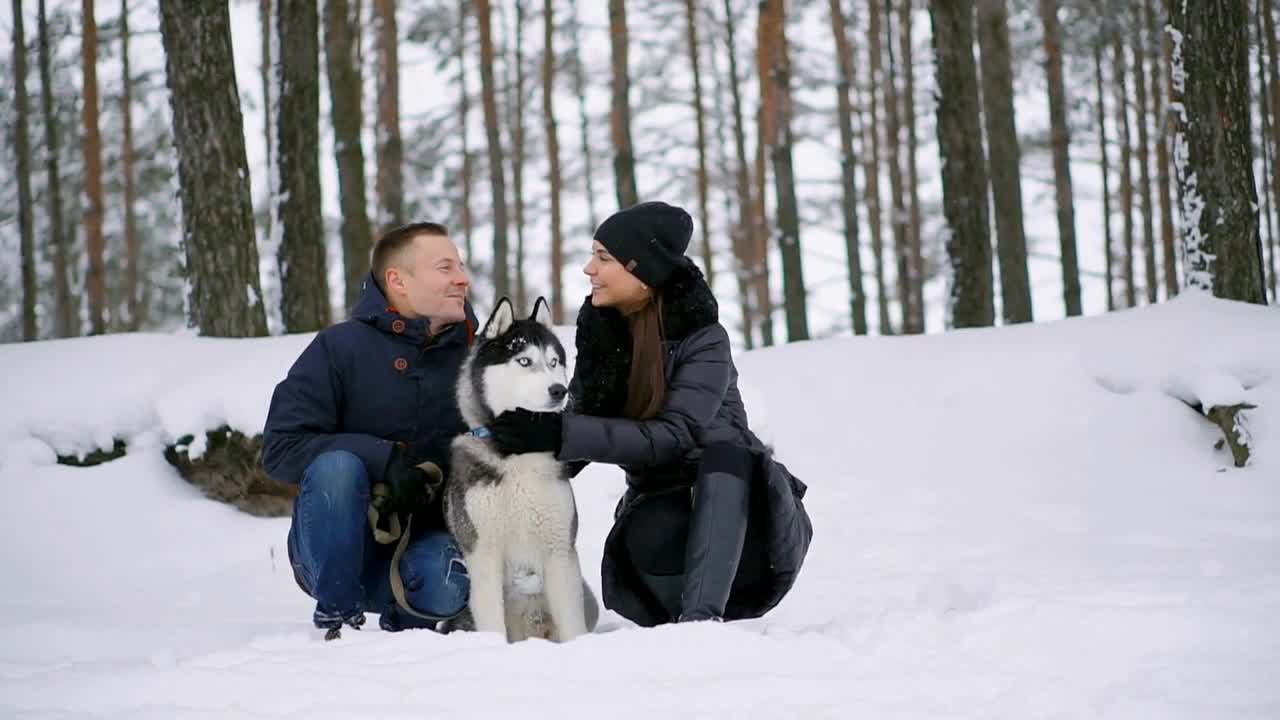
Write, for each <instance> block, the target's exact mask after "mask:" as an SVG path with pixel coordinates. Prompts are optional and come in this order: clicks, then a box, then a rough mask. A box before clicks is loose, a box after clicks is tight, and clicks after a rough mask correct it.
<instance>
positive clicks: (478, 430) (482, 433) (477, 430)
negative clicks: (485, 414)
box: [467, 425, 493, 440]
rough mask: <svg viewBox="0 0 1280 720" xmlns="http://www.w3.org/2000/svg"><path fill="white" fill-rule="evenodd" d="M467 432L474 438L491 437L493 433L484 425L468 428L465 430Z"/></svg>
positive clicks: (485, 438)
mask: <svg viewBox="0 0 1280 720" xmlns="http://www.w3.org/2000/svg"><path fill="white" fill-rule="evenodd" d="M467 434H468V435H470V436H471V437H474V438H480V439H481V440H487V439H489V438H491V437H493V433H492V432H490V430H489V428H487V427H485V426H484V425H481V426H480V427H473V428H471V429H470V430H468V431H467Z"/></svg>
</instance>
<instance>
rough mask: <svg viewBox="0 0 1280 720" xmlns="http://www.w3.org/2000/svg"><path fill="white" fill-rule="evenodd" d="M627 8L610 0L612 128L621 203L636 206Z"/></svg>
mask: <svg viewBox="0 0 1280 720" xmlns="http://www.w3.org/2000/svg"><path fill="white" fill-rule="evenodd" d="M628 42H629V39H628V37H627V7H626V2H625V0H609V44H610V46H611V47H612V48H613V105H612V108H611V110H610V113H609V130H610V134H611V135H612V137H613V178H614V184H615V185H616V186H617V193H618V206H619V207H624V208H625V207H630V206H632V205H635V204H636V203H637V202H638V200H637V198H638V197H639V196H638V195H637V193H636V161H635V155H634V152H633V151H632V149H631V101H630V100H629V99H628V98H629V95H630V92H631V78H630V74H629V71H628V61H627V45H628Z"/></svg>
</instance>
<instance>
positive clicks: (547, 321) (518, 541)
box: [444, 298, 599, 642]
mask: <svg viewBox="0 0 1280 720" xmlns="http://www.w3.org/2000/svg"><path fill="white" fill-rule="evenodd" d="M566 383H567V375H566V372H565V352H564V347H563V345H561V343H560V341H559V339H558V338H557V337H556V336H555V334H554V333H553V332H552V331H551V313H550V310H549V309H548V307H547V303H546V301H545V300H544V299H543V298H538V301H537V302H536V303H535V304H534V310H533V313H532V314H531V315H530V316H529V318H528V319H526V320H517V319H516V318H515V312H514V310H513V309H512V307H511V303H510V301H508V300H507V299H506V298H503V299H502V300H501V301H500V302H499V303H498V306H497V308H495V309H494V311H493V314H492V315H490V317H489V320H488V322H487V323H485V327H484V330H482V331H481V332H480V335H479V336H477V338H476V341H475V344H474V345H473V346H472V348H471V352H470V353H469V355H468V356H467V359H466V361H465V362H464V363H463V365H462V369H461V371H460V373H459V375H458V408H459V410H460V411H461V413H462V418H463V420H464V421H465V422H466V423H467V424H468V425H469V426H470V427H471V428H472V430H471V431H470V432H469V433H467V434H465V435H461V436H459V437H457V438H455V439H454V441H453V446H452V457H451V461H452V472H451V477H450V478H449V482H448V486H447V488H446V490H445V497H444V504H445V518H446V521H447V523H448V526H449V531H450V532H451V533H452V534H453V536H454V538H455V540H456V541H457V543H458V547H459V548H460V549H461V550H462V554H463V557H464V559H465V560H466V564H467V569H468V571H469V573H470V575H471V598H470V601H469V610H470V612H471V616H472V619H473V621H474V624H475V629H476V630H479V631H482V632H486V631H487V632H499V633H503V634H505V636H506V638H507V640H508V642H517V641H520V640H524V639H527V638H531V637H541V638H546V639H550V640H555V641H557V642H565V641H568V640H572V639H573V638H575V637H578V636H579V635H582V634H584V633H586V632H589V631H590V630H592V629H593V628H594V627H595V623H596V620H597V618H598V616H599V608H598V607H597V605H596V599H595V597H594V596H593V595H592V594H591V590H590V589H589V588H588V587H587V585H586V583H585V582H584V581H583V579H582V568H581V566H580V565H579V564H578V551H577V547H576V542H577V534H578V512H577V507H576V505H575V503H574V498H573V489H572V488H571V487H570V485H569V480H568V477H567V475H566V474H565V471H564V468H563V466H562V465H561V463H560V462H559V461H557V460H556V459H555V456H554V455H553V454H552V453H526V454H522V455H509V456H505V457H504V456H502V455H500V454H498V453H497V452H496V450H495V449H494V448H493V445H492V443H491V442H490V441H489V440H488V439H487V436H488V432H487V430H486V429H485V427H486V426H487V425H488V424H490V423H491V422H493V420H494V418H496V417H497V416H498V415H500V414H502V413H503V412H505V411H507V410H514V409H516V408H524V409H526V410H531V411H540V412H547V411H551V412H559V411H561V410H563V409H564V405H565V401H566V396H567V393H568V389H567V388H566Z"/></svg>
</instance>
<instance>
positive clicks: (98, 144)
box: [80, 0, 107, 335]
mask: <svg viewBox="0 0 1280 720" xmlns="http://www.w3.org/2000/svg"><path fill="white" fill-rule="evenodd" d="M81 8H82V9H81V13H80V15H81V19H82V23H83V28H84V29H83V31H82V33H81V38H80V61H81V68H82V71H83V73H84V81H83V90H82V93H83V95H84V97H83V99H82V101H81V106H80V108H81V109H80V119H81V123H82V124H83V126H84V131H83V132H84V136H83V138H82V140H81V146H82V148H83V151H84V191H85V202H86V203H88V207H86V208H85V213H84V237H85V250H86V252H87V253H88V255H89V273H88V275H87V276H86V278H85V291H86V292H87V293H88V295H89V328H90V332H91V333H93V334H94V335H101V334H102V333H104V332H106V313H107V307H106V306H107V293H106V268H105V263H104V258H103V253H104V250H105V241H104V239H103V236H102V135H101V133H100V132H99V130H98V23H97V20H96V19H95V18H94V0H83V3H82V4H81Z"/></svg>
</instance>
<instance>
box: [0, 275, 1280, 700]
mask: <svg viewBox="0 0 1280 720" xmlns="http://www.w3.org/2000/svg"><path fill="white" fill-rule="evenodd" d="M306 341H307V337H306V336H287V337H278V338H270V339H263V340H248V341H230V340H211V339H201V338H194V337H190V336H188V335H142V336H129V335H116V336H108V337H98V338H87V339H78V340H68V341H55V342H45V343H38V344H33V345H25V346H4V347H0V397H2V398H3V406H2V407H0V488H2V489H3V497H4V501H3V502H0V717H4V718H81V717H94V718H165V719H169V718H179V717H181V718H229V717H242V718H268V717H269V718H294V717H297V718H302V717H306V718H350V717H361V718H378V719H379V720H392V719H393V718H401V717H404V718H409V717H412V718H423V717H430V718H444V717H465V718H474V717H550V718H566V717H618V718H627V717H655V716H663V717H693V716H706V717H712V716H714V717H720V716H725V717H754V718H788V717H793V718H849V717H873V718H901V717H913V718H915V717H919V718H937V717H946V718H1019V719H1023V718H1276V717H1280V683H1277V679H1278V676H1277V670H1276V669H1277V668H1280V315H1278V314H1277V313H1276V311H1275V310H1274V309H1272V308H1257V307H1250V306H1243V305H1240V304H1236V303H1228V302H1223V301H1215V300H1211V299H1208V298H1204V297H1202V296H1192V297H1182V298H1179V299H1177V300H1175V301H1173V302H1170V303H1166V304H1163V305H1158V306H1153V307H1147V308H1142V309H1138V310H1133V311H1127V312H1121V313H1114V314H1111V315H1106V316H1102V317H1094V318H1088V319H1083V320H1070V321H1063V322H1055V323H1047V324H1040V325H1036V326H1030V327H1015V328H1003V329H997V330H980V331H962V332H953V333H948V334H945V335H934V336H926V337H917V338H880V337H875V338H856V339H843V340H830V341H821V342H813V343H805V344H798V345H792V346H787V347H779V348H774V349H769V350H763V351H757V352H754V353H749V354H746V355H743V356H742V357H740V358H739V365H740V367H741V371H742V376H743V384H744V387H745V389H746V391H747V400H748V403H749V405H748V409H749V411H750V412H751V416H752V422H753V424H754V425H755V426H757V427H758V428H759V429H760V431H761V433H762V434H763V435H764V436H765V437H766V438H767V439H769V440H770V441H772V442H773V443H774V444H775V445H776V446H777V449H778V453H779V456H780V458H781V459H782V460H783V461H784V462H786V463H787V464H788V466H789V467H791V468H792V469H793V470H794V471H795V472H796V474H797V475H799V476H800V477H801V478H802V479H804V480H805V481H806V482H807V483H808V485H809V487H810V493H809V496H808V499H807V504H808V507H809V510H810V512H811V514H812V516H813V520H814V526H815V537H814V543H813V546H812V550H811V553H810V556H809V560H808V562H807V564H806V566H805V568H804V570H803V572H802V574H801V577H800V579H799V582H798V583H797V585H796V587H795V589H794V591H793V592H792V594H791V595H790V596H789V597H788V598H787V599H786V600H785V601H784V602H783V604H782V605H780V606H779V607H778V608H777V609H776V610H775V611H774V612H773V613H772V614H770V615H769V616H767V617H766V618H763V619H760V620H755V621H749V622H741V623H731V624H726V625H716V626H709V625H702V626H694V627H688V626H678V627H674V626H673V627H664V628H656V629H650V630H645V629H638V628H635V627H633V626H631V625H630V624H629V623H627V622H626V621H624V620H622V619H621V618H619V617H618V616H616V615H613V614H606V615H605V617H604V618H603V621H602V627H601V628H600V629H599V631H598V632H597V634H594V635H591V636H587V637H585V638H582V639H580V640H578V641H575V642H573V643H570V644H568V645H564V646H558V645H553V644H550V643H546V642H542V641H531V642H527V643H523V644H520V645H515V646H507V645H505V644H504V643H503V642H502V641H501V640H499V639H498V638H497V637H493V636H488V635H482V634H471V633H467V634H454V635H450V636H439V635H435V634H433V633H430V632H424V631H419V632H406V633H400V634H386V633H383V632H380V631H379V630H377V629H376V623H373V624H370V625H367V626H366V627H369V628H371V629H369V630H366V631H364V632H359V633H352V632H348V633H346V634H344V636H343V639H342V641H341V642H337V643H324V642H322V640H321V639H320V635H319V633H318V631H316V630H314V629H312V628H311V625H310V611H311V606H312V604H311V601H310V600H308V599H307V598H306V597H305V596H303V595H302V593H301V592H299V591H298V590H297V588H296V587H295V586H294V584H293V578H292V577H291V575H290V572H289V569H288V563H287V560H286V558H285V551H284V540H285V534H286V531H287V528H288V521H287V520H286V519H271V520H263V519H256V518H252V517H249V516H246V515H244V514H241V513H239V512H238V511H236V510H234V509H232V508H230V507H228V506H224V505H220V504H217V503H215V502H212V501H210V500H206V499H204V498H203V497H202V496H201V495H200V494H199V493H198V492H197V491H196V490H195V489H193V488H191V487H190V486H188V485H187V484H186V483H185V482H184V481H183V480H182V479H181V478H180V477H179V476H178V475H177V474H176V472H175V471H174V470H172V469H171V468H170V467H169V466H168V465H167V464H166V463H165V461H164V460H163V459H162V458H161V456H160V449H161V447H162V445H163V444H164V443H165V442H168V441H171V440H172V439H173V438H175V437H177V436H178V435H181V434H184V433H187V432H192V431H198V430H201V429H204V428H207V427H213V426H216V425H218V424H221V423H223V422H228V423H230V424H232V425H233V426H235V427H238V428H240V429H242V430H245V431H248V432H256V431H258V430H260V428H261V425H262V422H263V419H264V417H265V413H266V408H267V402H268V399H269V395H270V390H271V388H272V386H273V385H274V383H275V382H276V381H277V380H278V379H279V377H281V376H282V375H283V373H284V371H285V369H286V368H287V366H288V364H289V363H290V362H291V360H292V359H293V357H294V356H295V355H296V353H297V352H298V351H299V350H300V349H301V348H302V347H303V346H304V344H305V343H306ZM1196 392H1205V393H1213V394H1214V395H1215V396H1216V397H1218V398H1230V399H1231V400H1232V401H1235V400H1248V401H1250V402H1253V403H1254V404H1256V405H1258V406H1259V407H1258V409H1256V410H1254V411H1252V413H1251V415H1250V421H1251V430H1252V436H1253V448H1254V461H1253V463H1252V465H1251V466H1250V467H1248V468H1245V469H1235V468H1233V467H1230V456H1229V454H1228V453H1227V451H1225V450H1222V451H1215V450H1213V448H1212V446H1213V443H1214V442H1215V440H1216V439H1217V438H1218V437H1219V431H1218V430H1217V429H1216V428H1215V427H1213V426H1212V425H1210V424H1209V423H1208V422H1207V421H1205V420H1204V419H1201V418H1198V417H1197V416H1196V415H1195V413H1194V412H1193V411H1192V410H1190V409H1189V408H1188V407H1187V406H1186V405H1184V404H1183V403H1182V402H1181V401H1180V400H1177V399H1175V398H1174V397H1173V395H1178V396H1180V397H1181V396H1186V395H1188V394H1193V393H1196ZM113 436H117V437H122V438H124V439H126V440H128V441H129V443H130V453H129V454H128V455H127V456H126V457H124V458H123V459H120V460H117V461H114V462H111V463H108V464H106V465H101V466H98V467H94V468H73V467H66V466H60V465H56V464H53V458H54V453H55V451H56V452H59V453H68V452H76V451H80V452H84V451H87V450H90V449H92V448H93V447H95V446H96V445H99V444H104V445H109V443H110V439H111V438H112V437H113ZM575 489H576V491H577V494H578V498H579V507H580V511H581V514H582V531H581V550H582V554H583V563H584V568H585V571H586V573H587V575H588V579H589V580H590V582H591V583H592V584H593V585H595V586H596V587H597V588H598V583H599V569H598V568H599V561H600V552H601V543H602V541H603V537H604V534H605V532H606V530H607V528H608V523H609V519H610V514H611V510H612V507H613V503H614V502H615V500H616V498H617V497H618V495H619V494H620V492H621V490H622V480H621V477H620V474H619V472H618V471H616V470H613V469H610V468H604V467H592V468H590V469H589V470H588V471H587V472H585V473H584V474H583V475H581V476H579V478H578V479H577V480H576V481H575Z"/></svg>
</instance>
